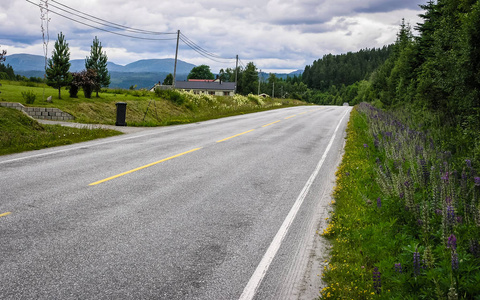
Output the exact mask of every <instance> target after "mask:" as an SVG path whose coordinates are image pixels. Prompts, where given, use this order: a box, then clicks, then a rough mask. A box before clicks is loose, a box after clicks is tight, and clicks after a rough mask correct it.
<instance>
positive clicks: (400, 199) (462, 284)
mask: <svg viewBox="0 0 480 300" xmlns="http://www.w3.org/2000/svg"><path fill="white" fill-rule="evenodd" d="M419 125H420V124H417V123H415V122H413V121H412V120H411V118H409V117H408V116H406V115H404V114H401V113H400V114H395V113H387V112H384V111H382V110H380V109H377V108H374V107H373V106H371V105H369V104H366V103H362V104H361V105H359V106H356V107H355V109H354V111H353V112H352V115H351V119H350V122H349V125H348V129H347V135H348V138H347V143H346V147H345V155H344V158H343V161H342V163H341V165H340V167H339V169H338V171H337V184H336V188H335V191H334V199H335V201H334V207H335V211H334V212H333V213H332V216H331V221H330V224H329V226H328V228H327V229H325V230H324V232H323V233H322V235H323V236H324V237H326V238H328V239H329V240H330V241H331V244H332V250H331V253H330V256H331V258H330V259H329V260H327V261H326V262H325V267H324V270H323V278H324V279H325V280H326V281H327V282H328V284H329V285H328V286H327V287H326V288H324V289H323V290H322V291H321V295H322V298H326V299H328V298H331V299H478V296H479V295H480V285H478V283H479V282H480V244H479V237H480V214H479V203H480V174H479V173H478V172H477V171H476V170H475V169H474V168H473V167H472V162H471V160H469V159H466V160H464V161H463V162H462V161H458V160H456V159H455V158H454V157H453V156H452V154H451V153H450V152H448V151H443V149H442V148H441V144H438V143H437V142H436V140H435V134H432V133H430V132H428V131H424V130H422V129H420V128H421V126H419Z"/></svg>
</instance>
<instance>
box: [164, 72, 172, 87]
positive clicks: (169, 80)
mask: <svg viewBox="0 0 480 300" xmlns="http://www.w3.org/2000/svg"><path fill="white" fill-rule="evenodd" d="M172 84H173V75H172V73H170V74H168V75H167V77H165V79H164V80H163V85H172Z"/></svg>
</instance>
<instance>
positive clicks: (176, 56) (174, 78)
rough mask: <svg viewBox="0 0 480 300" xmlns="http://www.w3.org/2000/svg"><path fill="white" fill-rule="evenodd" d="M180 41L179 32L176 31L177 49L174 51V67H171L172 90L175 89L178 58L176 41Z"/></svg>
mask: <svg viewBox="0 0 480 300" xmlns="http://www.w3.org/2000/svg"><path fill="white" fill-rule="evenodd" d="M179 40H180V30H178V31H177V49H176V50H175V65H174V67H173V83H172V85H173V89H175V82H176V77H177V58H178V41H179Z"/></svg>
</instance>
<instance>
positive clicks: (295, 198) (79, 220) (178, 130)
mask: <svg viewBox="0 0 480 300" xmlns="http://www.w3.org/2000/svg"><path fill="white" fill-rule="evenodd" d="M350 109H351V108H349V107H334V106H302V107H292V108H286V109H278V110H272V111H266V112H261V113H254V114H248V115H243V116H235V117H229V118H224V119H218V120H211V121H207V122H201V123H196V124H188V125H182V126H172V127H164V128H155V129H152V130H147V131H142V132H137V133H132V134H128V135H123V136H116V137H111V138H107V139H102V140H96V141H90V142H86V143H81V144H76V145H70V146H63V147H57V148H52V149H44V150H39V151H32V152H25V153H21V154H14V155H7V156H1V157H0V191H1V192H0V237H1V243H0V254H1V256H0V267H1V268H2V272H1V273H0V298H2V299H295V298H299V297H300V298H301V297H302V295H304V294H305V292H306V290H308V286H305V281H304V279H305V277H306V273H308V272H307V271H308V269H309V266H310V267H311V265H309V262H311V261H309V260H311V256H312V254H313V253H314V252H315V249H314V248H315V245H314V236H315V231H316V230H317V229H318V228H319V226H323V225H324V221H323V218H324V217H325V212H326V207H327V206H328V202H329V195H330V192H331V189H332V186H333V181H334V173H335V170H336V166H337V165H338V162H339V161H340V158H341V153H342V148H343V145H344V137H345V128H346V123H347V121H348V116H349V112H350ZM307 277H308V276H307Z"/></svg>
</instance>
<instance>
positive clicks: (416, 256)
mask: <svg viewBox="0 0 480 300" xmlns="http://www.w3.org/2000/svg"><path fill="white" fill-rule="evenodd" d="M420 267H421V266H420V253H418V252H417V250H415V252H413V275H415V277H417V276H418V275H420Z"/></svg>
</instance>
